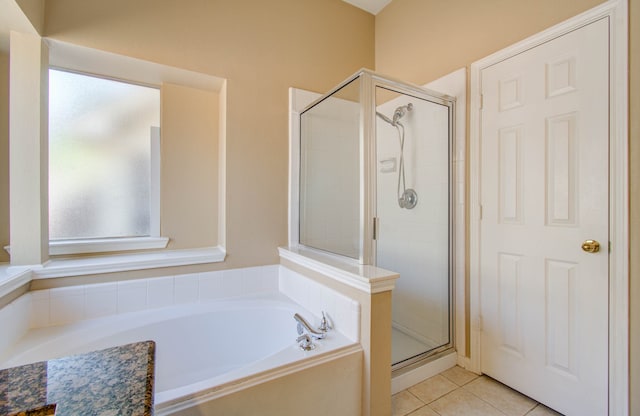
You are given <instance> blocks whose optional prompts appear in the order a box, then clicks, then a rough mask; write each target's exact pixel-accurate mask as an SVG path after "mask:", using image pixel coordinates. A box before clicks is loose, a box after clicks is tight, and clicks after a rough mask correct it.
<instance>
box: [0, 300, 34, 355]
mask: <svg viewBox="0 0 640 416" xmlns="http://www.w3.org/2000/svg"><path fill="white" fill-rule="evenodd" d="M30 308H31V295H30V294H29V293H27V294H25V295H22V296H20V297H19V298H18V299H16V300H14V301H13V302H11V303H9V304H8V305H6V306H5V307H4V308H2V309H0V328H2V336H0V354H1V353H2V352H3V351H4V350H6V349H7V348H10V347H11V345H13V344H14V343H15V342H16V341H18V339H20V338H21V337H22V336H23V335H24V334H25V333H26V332H27V331H28V330H29V310H30Z"/></svg>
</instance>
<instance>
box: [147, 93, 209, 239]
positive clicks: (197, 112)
mask: <svg viewBox="0 0 640 416" xmlns="http://www.w3.org/2000/svg"><path fill="white" fill-rule="evenodd" d="M218 100H219V96H218V93H216V92H212V91H204V90H198V89H194V88H188V87H184V86H179V85H174V84H163V85H162V88H161V99H160V102H161V122H160V123H161V126H162V130H161V149H162V150H161V153H162V156H161V157H162V161H161V179H160V183H161V193H160V195H161V204H160V205H161V213H160V216H161V234H162V235H165V236H170V237H171V241H170V242H169V247H168V248H170V249H183V248H197V247H210V246H215V245H217V244H218V241H217V240H218V167H217V161H218V112H219V108H218V107H219V106H218Z"/></svg>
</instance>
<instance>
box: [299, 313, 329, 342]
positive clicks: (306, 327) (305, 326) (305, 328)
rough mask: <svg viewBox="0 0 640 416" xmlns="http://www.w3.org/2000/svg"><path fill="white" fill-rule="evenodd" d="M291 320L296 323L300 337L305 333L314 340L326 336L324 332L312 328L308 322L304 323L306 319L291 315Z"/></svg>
mask: <svg viewBox="0 0 640 416" xmlns="http://www.w3.org/2000/svg"><path fill="white" fill-rule="evenodd" d="M293 319H295V320H296V321H297V322H298V335H302V334H304V333H305V332H306V333H307V334H309V335H310V336H311V337H312V338H315V339H322V338H324V337H325V336H326V335H327V334H326V333H325V332H321V331H318V330H317V329H315V328H314V327H312V326H311V325H310V324H309V322H307V321H306V319H304V318H303V317H302V316H300V315H299V314H297V313H296V314H295V315H293Z"/></svg>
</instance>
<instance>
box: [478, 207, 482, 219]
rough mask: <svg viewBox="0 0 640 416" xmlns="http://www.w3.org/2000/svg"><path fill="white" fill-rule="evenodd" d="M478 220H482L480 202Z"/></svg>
mask: <svg viewBox="0 0 640 416" xmlns="http://www.w3.org/2000/svg"><path fill="white" fill-rule="evenodd" d="M478 220H480V221H482V204H478Z"/></svg>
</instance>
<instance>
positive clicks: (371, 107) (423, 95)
mask: <svg viewBox="0 0 640 416" xmlns="http://www.w3.org/2000/svg"><path fill="white" fill-rule="evenodd" d="M363 76H367V77H370V82H368V83H366V84H363V85H367V86H369V87H370V88H369V92H368V94H366V95H367V97H366V98H369V99H368V101H365V102H364V103H363V109H364V111H363V112H364V113H366V114H367V116H368V117H365V121H369V122H370V126H371V127H372V128H371V129H370V130H371V131H366V130H365V134H369V135H370V136H369V137H367V138H365V140H364V142H365V143H367V142H368V143H369V146H368V147H363V149H364V150H365V152H364V154H365V155H366V157H365V159H368V160H369V161H370V165H369V166H365V169H367V168H368V170H367V171H366V173H365V175H366V176H368V177H366V178H365V179H366V181H365V188H366V187H367V186H366V184H367V183H368V184H369V186H368V188H369V189H368V201H367V203H365V205H369V210H370V212H371V215H372V217H371V218H372V220H370V221H369V222H370V224H369V225H370V227H371V234H370V235H371V240H370V242H371V261H372V263H371V264H373V265H377V239H376V238H374V228H375V227H376V226H377V224H378V221H379V219H378V213H377V189H378V188H377V174H378V169H377V163H375V162H376V161H377V147H376V128H375V122H377V120H376V117H375V115H376V102H375V96H376V94H375V93H376V88H377V87H380V88H383V89H386V90H388V91H392V92H396V93H399V94H402V95H407V96H411V97H415V98H417V99H420V100H425V101H429V102H432V103H434V104H439V105H443V106H445V107H447V109H448V115H449V119H448V127H449V129H448V133H449V134H448V138H447V143H448V155H447V173H448V191H449V198H448V202H449V204H448V212H447V214H448V218H449V221H448V223H449V224H448V230H449V232H448V236H449V238H448V242H447V243H448V244H447V246H448V252H449V258H448V264H447V266H448V267H447V268H448V285H449V290H448V301H449V308H448V309H449V310H448V312H449V315H448V316H449V325H448V330H449V342H448V343H446V344H444V345H441V346H439V347H437V348H434V349H432V350H429V351H425V352H423V353H422V354H418V355H416V356H414V357H412V358H408V359H406V360H403V361H400V362H398V363H395V364H394V363H392V366H391V370H392V371H393V372H398V371H401V372H404V371H410V370H411V369H413V368H415V367H418V366H420V365H422V364H423V362H424V361H425V360H426V359H433V358H437V357H440V356H441V355H443V354H444V353H446V352H448V351H449V350H451V349H452V348H453V347H454V345H455V339H454V337H455V331H454V322H455V315H454V311H455V308H454V299H455V296H454V293H455V273H454V270H455V269H454V267H455V244H454V236H455V232H456V229H455V218H456V217H455V214H456V213H455V206H456V203H455V202H456V201H455V183H456V177H455V173H456V172H455V169H454V163H453V160H454V155H455V148H454V146H455V140H454V138H455V116H456V113H455V102H456V99H455V98H454V97H451V96H448V95H445V94H441V93H439V92H436V91H432V90H429V89H426V88H424V87H419V86H414V85H411V84H408V83H406V82H402V81H397V80H394V79H390V78H388V77H384V76H380V75H377V74H375V73H373V72H369V71H363ZM367 104H368V105H367ZM371 120H373V121H371ZM374 121H375V122H374ZM367 152H369V153H367ZM400 278H401V279H402V276H400Z"/></svg>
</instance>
